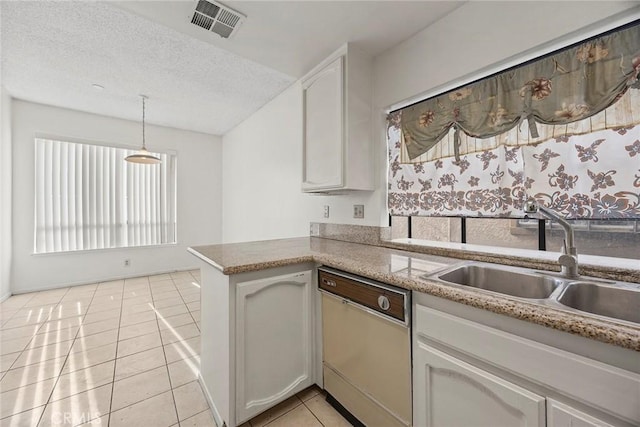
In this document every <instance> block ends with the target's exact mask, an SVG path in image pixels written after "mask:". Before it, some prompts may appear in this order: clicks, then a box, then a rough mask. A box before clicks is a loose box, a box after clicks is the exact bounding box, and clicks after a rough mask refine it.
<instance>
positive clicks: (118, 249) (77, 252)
mask: <svg viewBox="0 0 640 427" xmlns="http://www.w3.org/2000/svg"><path fill="white" fill-rule="evenodd" d="M175 246H178V243H177V242H176V243H163V244H161V245H145V246H120V247H117V248H102V249H79V250H75V251H58V252H37V253H36V252H32V253H31V255H32V256H36V257H40V256H49V255H80V254H87V253H92V252H112V251H122V250H134V249H162V248H170V247H175Z"/></svg>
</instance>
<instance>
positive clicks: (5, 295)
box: [0, 292, 11, 302]
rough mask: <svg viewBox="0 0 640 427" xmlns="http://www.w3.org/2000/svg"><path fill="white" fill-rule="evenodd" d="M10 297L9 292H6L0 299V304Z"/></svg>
mask: <svg viewBox="0 0 640 427" xmlns="http://www.w3.org/2000/svg"><path fill="white" fill-rule="evenodd" d="M10 296H11V292H7V293H6V294H4V295H2V296H1V297H0V302H3V301H5V300H7V299H8V298H9V297H10Z"/></svg>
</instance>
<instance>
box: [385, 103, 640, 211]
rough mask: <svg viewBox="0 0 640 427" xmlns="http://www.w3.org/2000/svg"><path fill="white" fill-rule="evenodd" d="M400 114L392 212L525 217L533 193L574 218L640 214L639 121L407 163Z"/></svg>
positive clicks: (392, 138)
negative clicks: (402, 154) (403, 158)
mask: <svg viewBox="0 0 640 427" xmlns="http://www.w3.org/2000/svg"><path fill="white" fill-rule="evenodd" d="M400 114H402V112H396V113H393V114H392V115H390V116H389V127H388V134H387V137H388V143H389V190H388V191H389V193H388V206H389V213H390V214H391V215H399V216H467V217H506V218H522V217H523V215H524V213H523V211H522V209H523V204H524V202H525V201H526V200H528V199H530V198H534V199H536V200H537V201H538V202H539V203H540V204H542V205H544V206H547V207H550V208H552V209H554V210H556V211H557V212H559V213H560V214H562V215H563V216H565V217H567V218H571V219H608V218H616V219H621V218H628V219H631V218H635V219H637V218H640V125H637V126H634V127H629V128H619V129H616V130H614V129H605V130H600V131H597V132H593V133H589V134H583V135H574V136H570V137H566V136H559V137H556V138H552V139H549V140H547V141H545V142H543V143H541V144H536V145H526V146H519V147H506V146H502V147H497V148H494V149H487V150H485V151H482V152H479V153H475V154H467V155H462V156H461V159H460V161H456V160H455V159H453V158H447V159H438V160H434V161H427V162H422V163H401V162H400V150H401V144H400V127H399V121H400V120H399V119H400V118H399V117H398V115H400Z"/></svg>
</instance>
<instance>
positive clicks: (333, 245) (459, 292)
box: [189, 237, 640, 351]
mask: <svg viewBox="0 0 640 427" xmlns="http://www.w3.org/2000/svg"><path fill="white" fill-rule="evenodd" d="M189 252H191V253H192V254H194V255H195V256H197V257H199V258H200V259H202V260H203V261H205V262H207V263H209V264H210V265H212V266H213V267H215V268H217V269H218V270H220V271H222V273H224V274H227V275H231V274H238V273H243V272H248V271H257V270H264V269H268V268H274V267H281V266H285V265H291V264H298V263H303V262H317V263H320V264H324V265H327V266H330V267H334V268H337V269H340V270H344V271H347V272H350V273H354V274H358V275H361V276H364V277H367V278H370V279H374V280H378V281H381V282H384V283H389V284H392V285H395V286H399V287H402V288H405V289H410V290H414V291H418V292H425V293H427V294H430V295H434V296H437V297H441V298H446V299H448V300H451V301H455V302H459V303H462V304H466V305H469V306H472V307H476V308H481V309H485V310H489V311H492V312H494V313H498V314H503V315H506V316H510V317H513V318H516V319H520V320H525V321H529V322H533V323H537V324H539V325H543V326H547V327H550V328H553V329H557V330H560V331H564V332H569V333H572V334H577V335H581V336H583V337H587V338H591V339H595V340H597V341H601V342H605V343H609V344H613V345H617V346H620V347H624V348H628V349H631V350H635V351H640V326H635V325H633V324H630V323H628V322H617V321H615V319H611V320H608V319H605V318H602V317H599V316H592V315H590V314H589V313H584V314H582V313H576V312H573V311H569V310H567V311H565V310H562V309H559V308H555V307H548V306H544V305H541V304H538V303H535V302H528V301H526V300H523V299H519V298H514V297H509V296H507V295H500V294H495V293H492V292H487V291H483V290H479V289H476V288H470V287H461V286H460V287H459V286H450V285H447V284H443V283H441V282H437V281H434V280H429V279H425V278H422V277H421V276H423V275H424V274H427V273H434V272H437V271H438V270H441V269H444V268H447V267H448V266H451V265H454V264H457V263H461V262H464V260H462V259H458V258H450V257H444V256H437V255H430V254H424V253H417V252H408V251H404V250H400V249H393V248H389V247H382V246H373V245H365V244H359V243H351V242H343V241H338V240H331V239H324V238H315V237H302V238H293V239H279V240H267V241H259V242H248V243H232V244H223V245H208V246H197V247H193V248H189ZM483 261H486V260H483ZM506 261H507V259H506V258H505V262H504V264H509V262H506ZM494 262H499V261H496V260H494Z"/></svg>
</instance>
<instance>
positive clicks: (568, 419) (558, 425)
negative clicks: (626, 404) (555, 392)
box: [547, 399, 640, 427]
mask: <svg viewBox="0 0 640 427" xmlns="http://www.w3.org/2000/svg"><path fill="white" fill-rule="evenodd" d="M639 403H640V402H639ZM547 426H548V427H613V426H612V425H611V424H609V423H605V422H604V421H602V420H599V419H597V418H594V417H592V416H591V415H588V414H585V413H584V412H582V411H579V410H577V409H576V408H572V407H571V406H569V405H565V404H564V403H561V402H558V401H557V400H554V399H547Z"/></svg>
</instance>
